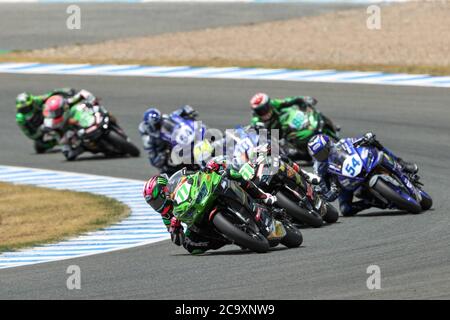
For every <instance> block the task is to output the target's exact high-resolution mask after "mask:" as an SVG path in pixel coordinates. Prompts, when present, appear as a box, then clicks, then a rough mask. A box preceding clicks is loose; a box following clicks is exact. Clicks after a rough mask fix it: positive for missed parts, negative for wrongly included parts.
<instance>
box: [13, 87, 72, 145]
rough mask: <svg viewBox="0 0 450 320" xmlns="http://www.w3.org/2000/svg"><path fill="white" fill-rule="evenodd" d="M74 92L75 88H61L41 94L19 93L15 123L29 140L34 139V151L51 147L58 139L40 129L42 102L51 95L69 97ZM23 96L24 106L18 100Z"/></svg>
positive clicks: (42, 118) (42, 117) (42, 119)
mask: <svg viewBox="0 0 450 320" xmlns="http://www.w3.org/2000/svg"><path fill="white" fill-rule="evenodd" d="M74 94H75V89H72V88H62V89H55V90H52V91H50V92H48V93H46V94H43V95H37V96H34V95H30V94H26V93H22V94H19V95H18V97H17V100H16V107H17V109H16V123H17V125H18V126H19V128H20V129H21V130H22V132H23V133H24V134H25V135H26V136H27V137H28V138H30V139H31V140H34V147H35V149H36V152H38V153H42V152H45V151H46V150H48V149H51V148H53V147H54V146H55V145H57V144H58V139H57V138H56V137H54V136H52V135H46V134H45V133H44V132H43V130H42V124H43V121H44V116H43V114H42V110H43V108H44V103H45V101H47V99H48V98H50V97H51V96H53V95H62V96H64V97H71V96H73V95H74ZM21 96H22V97H23V96H27V100H28V101H27V103H28V104H29V105H27V106H26V107H28V108H24V106H23V105H22V104H20V102H19V100H20V99H21V98H22V97H21Z"/></svg>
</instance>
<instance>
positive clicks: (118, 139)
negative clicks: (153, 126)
mask: <svg viewBox="0 0 450 320" xmlns="http://www.w3.org/2000/svg"><path fill="white" fill-rule="evenodd" d="M106 139H107V140H108V142H109V143H111V144H112V145H113V146H115V147H117V148H118V149H119V150H121V151H123V152H124V153H126V154H129V155H130V156H132V157H139V155H140V154H141V152H140V150H139V149H138V148H137V147H136V146H135V145H134V144H132V143H131V142H129V141H127V139H126V138H124V137H123V136H121V135H119V134H118V133H117V132H116V131H114V130H111V131H110V132H109V134H108V136H107V137H106Z"/></svg>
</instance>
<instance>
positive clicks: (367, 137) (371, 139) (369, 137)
mask: <svg viewBox="0 0 450 320" xmlns="http://www.w3.org/2000/svg"><path fill="white" fill-rule="evenodd" d="M363 139H364V142H366V143H368V144H371V143H373V142H375V135H374V134H373V133H372V132H367V133H366V134H365V135H364V136H363Z"/></svg>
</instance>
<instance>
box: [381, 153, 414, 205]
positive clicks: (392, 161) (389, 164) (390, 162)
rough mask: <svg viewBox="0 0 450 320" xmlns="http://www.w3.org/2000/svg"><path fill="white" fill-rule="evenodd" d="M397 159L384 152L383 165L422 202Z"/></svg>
mask: <svg viewBox="0 0 450 320" xmlns="http://www.w3.org/2000/svg"><path fill="white" fill-rule="evenodd" d="M396 159H397V158H396V157H395V156H393V155H392V154H391V153H389V152H388V153H384V152H383V158H382V163H381V165H382V166H383V167H385V168H386V169H388V170H389V171H390V172H392V173H393V174H394V175H395V176H396V177H397V178H398V179H399V180H400V181H401V182H402V183H403V185H404V186H405V187H406V189H408V192H409V193H410V194H411V195H414V196H415V198H416V199H418V200H419V201H420V193H419V192H418V191H417V190H416V188H415V187H414V186H413V184H412V183H411V181H410V180H409V178H408V177H407V176H406V175H405V174H404V173H403V171H402V167H401V166H400V164H399V163H398V162H397V160H396Z"/></svg>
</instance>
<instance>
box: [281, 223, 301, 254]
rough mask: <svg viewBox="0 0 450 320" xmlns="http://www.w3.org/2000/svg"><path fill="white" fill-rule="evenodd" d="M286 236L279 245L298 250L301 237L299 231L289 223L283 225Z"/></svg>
mask: <svg viewBox="0 0 450 320" xmlns="http://www.w3.org/2000/svg"><path fill="white" fill-rule="evenodd" d="M283 226H284V229H285V230H286V235H285V236H284V238H283V239H282V240H281V244H282V245H284V246H286V247H288V248H298V247H300V246H301V244H302V243H303V235H302V233H301V231H300V230H299V229H297V228H296V227H295V226H294V225H292V224H291V223H283Z"/></svg>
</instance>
